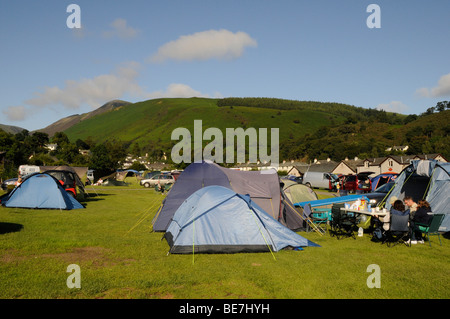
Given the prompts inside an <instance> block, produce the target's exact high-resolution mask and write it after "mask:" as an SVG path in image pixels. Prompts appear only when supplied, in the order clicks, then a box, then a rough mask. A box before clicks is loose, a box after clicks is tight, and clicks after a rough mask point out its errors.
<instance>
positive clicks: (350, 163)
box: [331, 157, 363, 175]
mask: <svg viewBox="0 0 450 319" xmlns="http://www.w3.org/2000/svg"><path fill="white" fill-rule="evenodd" d="M362 163H363V160H361V159H359V158H358V157H355V158H354V159H348V158H345V159H344V160H343V161H340V162H339V163H338V164H337V165H336V166H335V167H334V168H333V170H332V171H331V174H336V175H352V174H356V173H357V171H358V166H359V165H361V164H362Z"/></svg>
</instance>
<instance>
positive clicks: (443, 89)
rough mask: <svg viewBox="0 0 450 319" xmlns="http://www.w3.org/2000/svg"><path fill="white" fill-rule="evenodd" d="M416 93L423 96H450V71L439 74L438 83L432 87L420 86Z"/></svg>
mask: <svg viewBox="0 0 450 319" xmlns="http://www.w3.org/2000/svg"><path fill="white" fill-rule="evenodd" d="M416 94H418V95H420V96H423V97H443V96H450V73H449V74H445V75H443V76H441V78H440V79H439V81H438V85H437V86H436V87H434V88H431V89H429V88H420V89H418V90H417V91H416Z"/></svg>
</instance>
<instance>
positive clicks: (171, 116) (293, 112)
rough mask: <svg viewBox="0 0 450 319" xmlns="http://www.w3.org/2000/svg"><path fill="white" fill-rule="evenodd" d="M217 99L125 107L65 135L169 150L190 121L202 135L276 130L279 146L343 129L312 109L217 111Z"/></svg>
mask: <svg viewBox="0 0 450 319" xmlns="http://www.w3.org/2000/svg"><path fill="white" fill-rule="evenodd" d="M217 102H218V100H217V99H206V98H189V99H156V100H148V101H144V102H139V103H134V104H129V105H126V106H124V107H122V108H120V109H117V110H113V111H111V112H108V113H104V114H100V115H97V116H94V117H92V118H90V119H87V120H84V121H81V122H79V123H77V124H76V125H74V126H72V127H70V128H69V129H67V130H65V133H66V134H67V135H68V137H69V138H70V140H71V141H75V140H76V139H79V138H80V139H83V140H84V139H86V138H88V137H90V138H91V139H92V140H93V141H95V142H103V141H105V140H108V139H109V140H112V139H115V140H120V141H127V142H129V143H130V144H132V143H138V144H139V146H140V147H141V148H142V149H145V148H146V147H147V146H148V145H155V144H161V145H166V146H168V145H169V144H170V145H171V144H173V143H174V141H171V133H172V131H173V130H174V129H175V128H178V127H185V128H187V129H189V130H190V131H191V133H192V134H193V128H194V120H202V121H203V122H202V125H203V130H205V129H206V128H208V127H217V128H219V129H221V130H222V131H223V132H225V129H226V128H237V127H242V128H244V129H246V128H249V127H254V128H279V129H280V140H283V139H286V138H288V137H289V136H292V135H293V136H302V135H304V134H306V133H312V132H314V131H315V130H317V129H318V128H319V127H320V126H323V125H325V126H328V125H331V124H336V123H342V122H344V121H345V117H343V116H341V115H338V114H330V113H326V112H323V111H315V110H311V109H289V110H280V109H271V108H263V107H257V106H251V107H248V106H238V105H235V106H218V105H217Z"/></svg>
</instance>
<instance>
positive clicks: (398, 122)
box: [64, 98, 450, 160]
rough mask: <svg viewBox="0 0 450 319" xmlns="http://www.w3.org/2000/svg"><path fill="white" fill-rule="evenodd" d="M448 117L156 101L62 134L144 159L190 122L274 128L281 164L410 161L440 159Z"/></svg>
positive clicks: (318, 105)
mask: <svg viewBox="0 0 450 319" xmlns="http://www.w3.org/2000/svg"><path fill="white" fill-rule="evenodd" d="M449 114H450V111H444V112H440V113H438V114H431V115H426V116H423V115H422V116H418V117H416V118H415V119H413V120H408V121H406V119H407V116H406V115H402V114H397V113H387V112H384V111H379V110H375V109H365V108H361V107H355V106H352V105H347V104H340V103H324V102H313V101H291V100H283V99H273V98H225V99H208V98H163V99H154V100H148V101H143V102H138V103H133V104H127V105H124V106H122V107H120V108H116V109H112V110H110V111H108V112H105V113H102V114H98V115H95V116H92V117H90V118H88V119H85V120H82V121H80V122H79V123H77V124H75V125H73V126H72V127H70V128H68V129H67V130H65V131H64V132H65V133H66V134H67V136H68V137H69V139H70V140H71V141H72V142H75V141H76V140H77V139H82V140H86V139H90V140H92V141H94V142H96V143H102V142H105V141H117V142H122V143H125V144H126V145H127V147H129V149H130V150H131V148H132V147H133V146H135V145H136V144H137V145H139V148H140V149H141V150H142V151H143V152H145V153H149V154H162V153H163V152H166V154H170V150H171V148H172V147H173V145H175V144H176V143H177V142H178V141H172V140H171V133H172V131H173V130H174V129H176V128H179V127H184V128H187V129H188V130H189V131H190V132H191V135H193V134H194V120H202V128H203V131H204V130H205V129H206V128H208V127H216V128H219V129H220V130H221V131H222V132H224V133H225V129H226V128H238V127H241V128H244V129H246V128H249V127H254V128H256V129H258V128H279V134H280V158H281V159H300V158H310V159H311V158H315V157H317V158H326V157H330V158H332V159H335V160H341V159H342V158H345V157H347V156H348V157H352V156H362V157H375V156H383V155H385V154H384V152H385V151H384V150H385V148H386V147H388V146H392V145H410V146H411V150H413V151H415V152H416V153H417V154H420V153H423V152H427V153H430V152H433V153H442V154H443V155H444V156H448V155H449V154H448V153H449V151H448V150H447V148H448V146H447V145H448V131H449V128H448V123H449V121H448V120H449ZM405 123H407V124H405ZM192 138H193V137H192ZM207 143H208V141H204V145H205V144H207ZM427 143H428V144H427Z"/></svg>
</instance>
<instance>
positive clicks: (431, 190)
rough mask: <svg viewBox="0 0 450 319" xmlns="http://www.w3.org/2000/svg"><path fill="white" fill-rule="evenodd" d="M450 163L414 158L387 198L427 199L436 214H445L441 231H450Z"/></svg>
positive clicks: (387, 201) (388, 206) (397, 179)
mask: <svg viewBox="0 0 450 319" xmlns="http://www.w3.org/2000/svg"><path fill="white" fill-rule="evenodd" d="M449 194H450V163H442V162H438V161H435V160H414V161H411V164H410V165H409V166H407V167H406V168H405V169H404V170H403V171H402V172H401V173H400V175H399V176H398V177H397V178H396V180H395V185H394V188H393V189H392V191H391V192H390V194H389V196H388V198H387V199H386V208H388V209H389V208H390V207H391V204H390V203H389V202H390V198H392V197H393V196H396V197H397V198H398V199H401V200H402V199H403V198H404V197H405V196H411V197H412V198H413V199H414V201H415V202H417V201H418V200H420V199H425V200H426V201H427V202H428V203H430V206H431V210H432V211H433V213H435V214H445V218H444V220H443V221H442V224H441V227H440V229H439V230H440V231H444V232H447V231H450V196H449Z"/></svg>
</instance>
